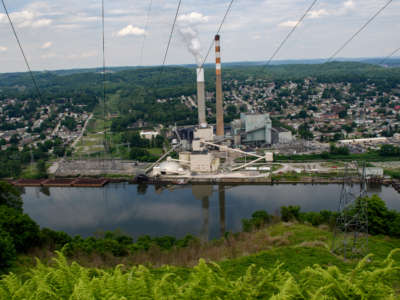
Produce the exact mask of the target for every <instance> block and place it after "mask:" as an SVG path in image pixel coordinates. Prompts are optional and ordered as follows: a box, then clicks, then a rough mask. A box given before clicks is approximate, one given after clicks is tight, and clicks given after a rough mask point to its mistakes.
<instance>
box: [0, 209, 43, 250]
mask: <svg viewBox="0 0 400 300" xmlns="http://www.w3.org/2000/svg"><path fill="white" fill-rule="evenodd" d="M0 229H1V230H3V231H5V232H7V233H8V234H9V235H10V236H11V238H12V239H13V240H14V245H15V249H16V250H17V252H26V251H27V250H29V249H30V248H32V247H34V246H37V245H38V244H39V226H38V225H37V224H36V223H35V222H34V221H33V220H32V219H31V218H30V217H29V216H28V215H27V214H23V213H21V212H20V211H18V210H16V209H14V208H11V207H7V206H4V205H3V206H0Z"/></svg>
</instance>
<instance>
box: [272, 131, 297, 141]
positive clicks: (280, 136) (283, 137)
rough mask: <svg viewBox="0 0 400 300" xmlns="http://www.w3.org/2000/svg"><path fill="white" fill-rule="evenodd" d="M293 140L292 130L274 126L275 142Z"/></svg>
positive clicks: (273, 139)
mask: <svg viewBox="0 0 400 300" xmlns="http://www.w3.org/2000/svg"><path fill="white" fill-rule="evenodd" d="M292 141H293V135H292V132H291V131H289V130H287V129H285V128H281V127H274V128H272V143H273V144H289V143H291V142H292Z"/></svg>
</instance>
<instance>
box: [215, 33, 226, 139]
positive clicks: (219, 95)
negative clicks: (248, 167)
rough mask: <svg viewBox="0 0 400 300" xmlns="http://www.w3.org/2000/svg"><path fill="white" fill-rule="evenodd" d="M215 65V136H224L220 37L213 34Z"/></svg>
mask: <svg viewBox="0 0 400 300" xmlns="http://www.w3.org/2000/svg"><path fill="white" fill-rule="evenodd" d="M215 67H216V100H217V101H216V102H217V103H216V106H217V137H224V136H225V131H224V103H223V99H222V97H223V96H222V74H221V44H220V37H219V35H218V34H217V35H216V36H215Z"/></svg>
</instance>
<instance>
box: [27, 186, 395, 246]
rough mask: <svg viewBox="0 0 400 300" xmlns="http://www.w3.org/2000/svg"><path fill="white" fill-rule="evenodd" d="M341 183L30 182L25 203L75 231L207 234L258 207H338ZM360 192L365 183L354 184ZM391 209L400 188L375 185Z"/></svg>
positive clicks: (42, 219) (37, 216) (55, 225)
mask: <svg viewBox="0 0 400 300" xmlns="http://www.w3.org/2000/svg"><path fill="white" fill-rule="evenodd" d="M340 189H341V187H340V185H275V186H234V187H227V186H223V185H220V186H211V185H197V186H177V187H169V188H166V187H165V186H153V185H150V186H138V185H130V184H127V183H121V184H110V185H108V186H106V187H105V188H100V189H99V188H47V189H43V188H32V187H29V188H26V189H25V194H24V195H23V199H24V209H25V212H26V213H28V214H29V215H30V216H31V217H32V218H33V219H34V220H35V221H37V222H38V223H39V224H40V225H41V226H42V227H48V228H52V229H55V230H62V231H66V232H67V233H69V234H72V235H76V234H80V235H83V236H89V235H92V234H93V233H94V232H96V231H99V230H103V231H105V230H116V229H120V230H121V231H123V232H125V233H127V234H130V235H131V236H133V237H135V238H137V237H138V236H140V235H144V234H149V235H151V236H163V235H171V236H176V237H183V236H185V235H187V234H193V235H196V236H199V237H201V238H203V239H213V238H217V237H220V236H222V235H223V234H224V233H225V232H226V231H238V230H240V229H241V220H242V219H243V218H249V217H250V216H251V214H252V213H253V212H254V211H256V210H261V209H262V210H267V211H268V212H269V213H270V214H274V213H275V212H277V211H279V208H280V207H281V206H284V205H285V206H287V205H300V206H301V208H302V210H303V211H320V210H322V209H328V210H336V209H337V207H338V200H339V194H340ZM354 189H355V192H356V191H357V189H359V187H354ZM369 192H370V193H375V194H378V195H380V196H381V197H382V198H383V199H384V200H385V201H386V203H387V205H388V207H389V208H390V209H396V210H400V194H398V193H397V192H396V191H394V190H393V189H392V188H389V187H380V188H379V189H377V188H374V189H369Z"/></svg>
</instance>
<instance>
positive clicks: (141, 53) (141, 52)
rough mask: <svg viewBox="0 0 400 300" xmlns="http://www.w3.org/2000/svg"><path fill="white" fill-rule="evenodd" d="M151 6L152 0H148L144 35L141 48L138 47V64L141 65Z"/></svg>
mask: <svg viewBox="0 0 400 300" xmlns="http://www.w3.org/2000/svg"><path fill="white" fill-rule="evenodd" d="M152 6H153V0H150V4H149V7H148V9H147V16H146V23H145V26H144V35H143V41H142V48H141V49H140V58H139V66H141V65H142V62H143V50H144V45H145V43H146V37H147V30H148V28H149V23H150V14H151V10H152Z"/></svg>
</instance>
